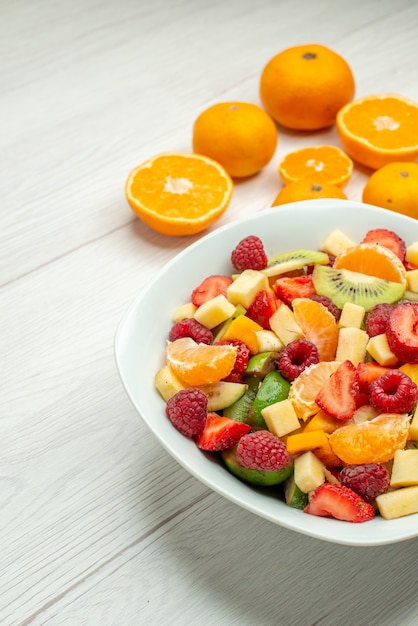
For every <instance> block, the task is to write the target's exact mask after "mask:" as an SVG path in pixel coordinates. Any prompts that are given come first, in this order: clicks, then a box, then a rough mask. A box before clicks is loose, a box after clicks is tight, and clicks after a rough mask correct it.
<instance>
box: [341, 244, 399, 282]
mask: <svg viewBox="0 0 418 626" xmlns="http://www.w3.org/2000/svg"><path fill="white" fill-rule="evenodd" d="M334 268H335V269H346V270H351V271H352V272H359V273H360V274H367V276H377V277H378V278H383V279H384V280H389V281H391V282H394V283H401V284H402V285H406V270H405V267H404V265H403V263H402V261H401V260H400V259H399V257H398V256H396V254H395V253H394V252H392V250H389V249H388V248H386V247H385V246H381V245H379V244H378V243H359V244H357V245H355V246H352V247H350V248H347V250H345V251H344V252H342V253H341V254H339V255H338V256H336V257H335V260H334Z"/></svg>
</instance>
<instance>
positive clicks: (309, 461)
mask: <svg viewBox="0 0 418 626" xmlns="http://www.w3.org/2000/svg"><path fill="white" fill-rule="evenodd" d="M294 476H295V483H296V484H297V486H298V487H299V489H300V490H301V491H303V493H309V492H310V491H313V490H314V489H316V488H317V487H319V485H322V483H323V482H325V466H324V464H323V463H321V461H320V460H319V459H318V458H317V457H316V456H315V455H314V453H313V452H311V451H310V450H309V451H308V452H304V453H303V454H301V455H300V456H298V457H296V459H295V462H294Z"/></svg>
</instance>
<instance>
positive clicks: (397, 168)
mask: <svg viewBox="0 0 418 626" xmlns="http://www.w3.org/2000/svg"><path fill="white" fill-rule="evenodd" d="M362 200H363V202H366V203H367V204H374V205H376V206H380V207H383V208H384V209H389V210H390V211H394V212H395V213H402V214H403V215H407V216H409V217H413V218H415V219H417V218H418V163H413V162H395V163H389V164H388V165H384V166H383V167H381V168H380V169H378V170H376V171H375V172H373V174H372V175H371V176H370V178H369V180H368V181H367V183H366V185H365V187H364V189H363V196H362Z"/></svg>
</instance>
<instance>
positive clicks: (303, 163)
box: [279, 146, 353, 186]
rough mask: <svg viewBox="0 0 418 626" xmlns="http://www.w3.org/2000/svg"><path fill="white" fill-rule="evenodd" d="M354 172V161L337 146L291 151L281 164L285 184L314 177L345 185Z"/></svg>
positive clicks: (329, 182) (318, 179)
mask: <svg viewBox="0 0 418 626" xmlns="http://www.w3.org/2000/svg"><path fill="white" fill-rule="evenodd" d="M352 173H353V161H352V160H351V159H350V157H349V156H348V155H347V154H345V152H343V151H342V150H341V149H340V148H337V147H336V146H311V147H308V148H302V149H301V150H296V151H295V152H290V153H289V154H287V155H286V156H285V157H284V159H283V160H282V161H281V163H280V164H279V174H280V177H281V178H282V180H283V182H284V184H285V185H286V184H287V183H293V182H295V181H297V180H302V179H304V180H306V179H314V180H315V182H319V181H323V182H324V183H327V184H328V185H337V186H343V185H344V184H345V183H346V182H348V180H349V179H350V177H351V174H352Z"/></svg>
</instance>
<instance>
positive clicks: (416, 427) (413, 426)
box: [408, 406, 418, 441]
mask: <svg viewBox="0 0 418 626" xmlns="http://www.w3.org/2000/svg"><path fill="white" fill-rule="evenodd" d="M408 439H412V441H418V406H417V408H416V409H415V412H414V415H413V416H412V421H411V423H410V425H409V433H408Z"/></svg>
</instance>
